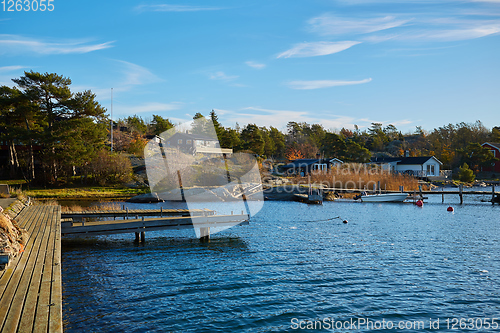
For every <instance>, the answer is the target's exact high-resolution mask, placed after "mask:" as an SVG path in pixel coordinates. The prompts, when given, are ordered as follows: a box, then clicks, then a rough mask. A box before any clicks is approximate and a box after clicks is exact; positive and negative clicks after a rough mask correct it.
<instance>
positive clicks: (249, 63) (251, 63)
mask: <svg viewBox="0 0 500 333" xmlns="http://www.w3.org/2000/svg"><path fill="white" fill-rule="evenodd" d="M245 64H246V65H247V66H250V67H252V68H255V69H263V68H265V67H266V65H265V64H261V63H258V62H255V61H247V62H245Z"/></svg>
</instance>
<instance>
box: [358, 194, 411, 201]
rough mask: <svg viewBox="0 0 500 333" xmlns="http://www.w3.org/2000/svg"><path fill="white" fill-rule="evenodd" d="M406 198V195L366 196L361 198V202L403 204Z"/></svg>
mask: <svg viewBox="0 0 500 333" xmlns="http://www.w3.org/2000/svg"><path fill="white" fill-rule="evenodd" d="M407 197H408V194H406V193H386V194H375V195H366V196H362V197H361V201H363V202H403V201H404V200H405V199H406V198H407Z"/></svg>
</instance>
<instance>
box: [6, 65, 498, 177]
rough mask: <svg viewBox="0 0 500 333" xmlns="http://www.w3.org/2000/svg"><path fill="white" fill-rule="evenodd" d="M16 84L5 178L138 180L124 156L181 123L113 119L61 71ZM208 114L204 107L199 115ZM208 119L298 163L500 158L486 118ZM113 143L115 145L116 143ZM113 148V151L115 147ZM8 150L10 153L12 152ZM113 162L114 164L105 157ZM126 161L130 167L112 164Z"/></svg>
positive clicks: (228, 141)
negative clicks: (404, 122) (351, 121)
mask: <svg viewBox="0 0 500 333" xmlns="http://www.w3.org/2000/svg"><path fill="white" fill-rule="evenodd" d="M13 82H14V83H15V84H16V86H15V87H13V88H11V87H8V86H1V87H0V141H1V142H2V147H3V150H2V151H3V152H4V153H5V152H7V153H6V156H3V158H4V159H5V163H3V164H4V165H3V168H2V171H3V173H4V176H5V175H6V174H8V175H9V177H11V178H12V177H15V176H19V175H21V176H22V177H24V178H25V179H27V180H29V181H38V182H40V183H43V184H46V183H54V182H58V180H59V179H60V178H61V177H66V178H68V177H70V176H75V175H79V176H81V177H82V179H85V180H91V181H95V182H98V183H104V182H107V181H116V182H120V181H124V180H126V179H130V174H131V166H130V162H128V161H127V158H125V155H124V154H120V153H128V154H134V155H137V156H139V157H140V156H142V155H143V150H144V147H145V145H146V144H147V142H148V140H149V139H151V138H152V137H153V136H155V135H160V134H161V133H162V132H164V131H166V130H169V129H171V128H173V127H174V126H175V124H174V122H173V121H171V120H169V119H168V118H164V117H161V116H159V115H153V116H152V118H151V119H147V120H144V119H143V118H141V117H139V116H137V115H133V116H129V117H127V118H123V119H118V120H116V121H114V122H113V128H114V130H113V143H112V145H111V142H110V136H111V135H110V134H111V133H110V130H109V127H110V119H109V117H108V115H107V113H106V109H105V108H104V107H102V106H101V105H100V104H99V103H98V102H97V100H96V96H95V94H93V93H92V92H91V91H90V90H87V91H84V92H73V91H71V89H70V85H71V80H70V79H69V78H66V77H63V76H61V75H57V74H55V73H45V74H41V73H37V72H33V71H30V72H25V73H24V76H22V77H20V78H16V79H13ZM200 118H205V116H204V115H202V114H201V113H196V114H195V115H194V117H193V119H200ZM206 119H210V120H211V121H212V123H213V125H214V127H215V131H216V134H217V137H218V138H219V142H220V145H221V147H223V148H232V149H233V150H234V151H235V152H238V151H246V152H251V153H253V154H256V155H258V156H260V157H262V158H269V159H275V160H277V161H290V160H294V159H299V158H315V157H317V156H321V157H325V158H333V157H336V158H339V159H341V160H342V161H344V162H356V163H365V162H368V161H369V160H370V158H371V157H398V156H402V155H403V154H404V153H405V152H408V153H409V154H410V156H436V157H437V158H438V159H439V160H440V161H441V162H443V164H444V165H443V168H444V169H458V167H459V166H461V165H463V163H467V164H468V165H469V166H470V167H471V168H472V169H473V170H474V171H475V172H478V171H480V170H481V167H485V166H489V165H491V163H492V162H494V161H495V160H496V159H495V157H494V156H493V154H492V153H491V152H490V151H489V150H488V149H486V148H483V147H481V144H482V143H484V142H500V127H499V126H497V127H494V128H492V129H491V130H490V129H488V128H486V127H485V126H484V125H483V124H482V123H481V122H480V121H476V122H475V123H464V122H462V123H457V124H448V125H445V126H442V127H438V128H436V129H433V130H432V131H426V130H424V129H422V128H421V127H418V126H417V127H416V129H415V131H414V132H412V133H405V134H403V133H402V132H401V131H399V130H398V129H397V128H396V126H394V125H392V124H389V125H387V126H384V125H383V124H381V123H372V124H371V126H370V127H369V128H366V129H364V130H360V129H359V127H358V126H356V125H355V126H354V129H353V130H351V129H346V128H342V129H340V130H331V129H325V128H324V127H323V125H321V124H308V123H305V122H295V121H290V122H288V124H287V126H286V130H285V131H280V130H279V129H277V128H275V127H273V126H270V127H266V126H259V125H257V124H247V125H245V126H243V127H240V126H239V125H238V124H237V123H236V125H235V126H234V127H224V126H222V124H221V123H220V121H219V118H218V115H217V114H216V112H215V111H214V110H212V111H211V112H210V113H209V114H208V115H207V116H206ZM111 146H112V147H113V149H111ZM111 150H113V152H111ZM4 155H5V154H4ZM103 161H106V163H103ZM107 164H113V165H121V166H122V169H123V170H124V171H123V172H121V171H120V170H118V169H117V168H112V167H111V166H109V167H108V169H109V170H106V165H107Z"/></svg>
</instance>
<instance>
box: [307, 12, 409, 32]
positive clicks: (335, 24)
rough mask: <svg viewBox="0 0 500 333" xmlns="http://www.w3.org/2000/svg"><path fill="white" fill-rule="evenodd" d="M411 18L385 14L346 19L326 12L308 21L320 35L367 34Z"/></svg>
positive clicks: (400, 23) (394, 26)
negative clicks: (375, 16)
mask: <svg viewBox="0 0 500 333" xmlns="http://www.w3.org/2000/svg"><path fill="white" fill-rule="evenodd" d="M409 21H411V20H409V19H404V20H403V19H396V17H394V16H383V17H377V18H366V19H348V18H347V19H346V18H342V17H337V16H334V15H332V14H324V15H321V16H318V17H314V18H312V19H310V20H309V21H308V23H309V25H310V30H311V31H313V32H316V33H318V34H320V35H343V34H366V33H372V32H376V31H382V30H387V29H391V28H396V27H400V26H402V25H404V24H406V23H408V22H409Z"/></svg>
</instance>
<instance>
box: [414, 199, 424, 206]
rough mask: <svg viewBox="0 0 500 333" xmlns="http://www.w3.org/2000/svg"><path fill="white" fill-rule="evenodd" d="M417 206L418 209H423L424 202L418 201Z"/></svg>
mask: <svg viewBox="0 0 500 333" xmlns="http://www.w3.org/2000/svg"><path fill="white" fill-rule="evenodd" d="M415 205H417V206H418V207H422V206H423V205H424V202H423V201H422V200H418V201H417V202H415Z"/></svg>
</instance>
